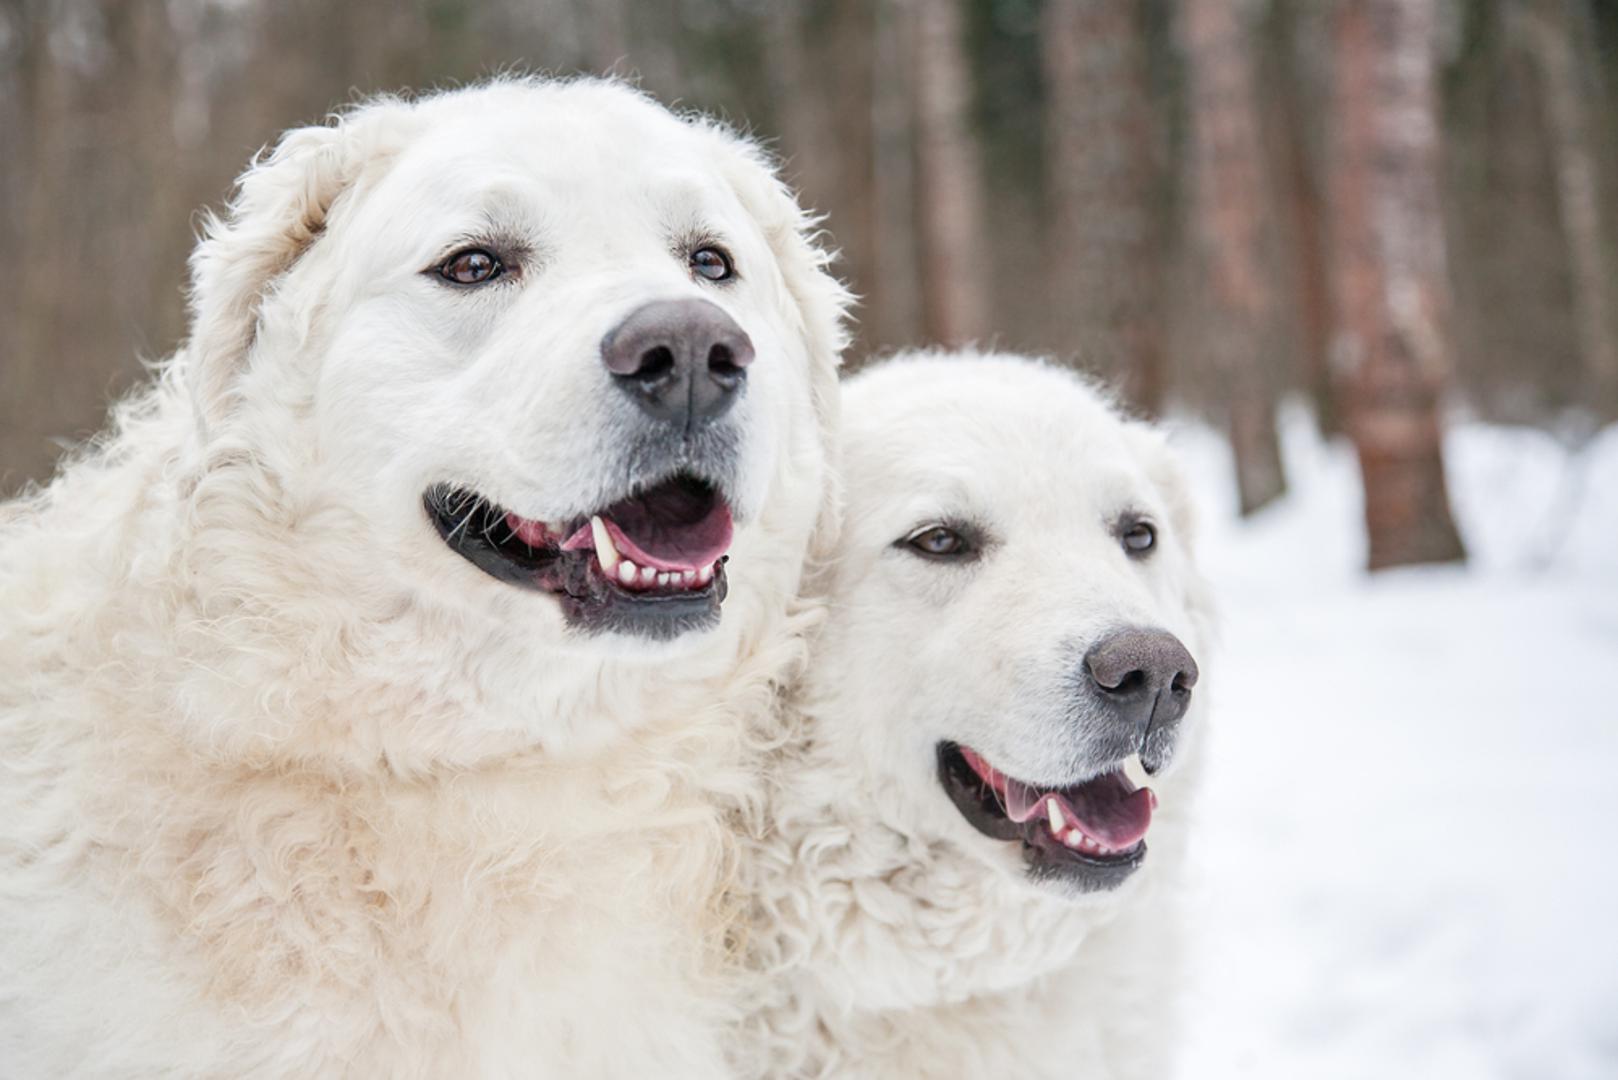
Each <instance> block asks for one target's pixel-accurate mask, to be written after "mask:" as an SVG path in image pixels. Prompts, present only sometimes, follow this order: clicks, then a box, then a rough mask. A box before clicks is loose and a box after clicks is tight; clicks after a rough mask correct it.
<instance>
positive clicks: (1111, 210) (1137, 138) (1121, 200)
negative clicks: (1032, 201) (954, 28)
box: [1041, 0, 1167, 413]
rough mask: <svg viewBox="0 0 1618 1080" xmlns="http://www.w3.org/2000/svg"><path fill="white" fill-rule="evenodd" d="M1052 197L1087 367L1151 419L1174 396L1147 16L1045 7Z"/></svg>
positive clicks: (1055, 274) (1076, 4)
mask: <svg viewBox="0 0 1618 1080" xmlns="http://www.w3.org/2000/svg"><path fill="white" fill-rule="evenodd" d="M1041 30H1042V34H1041V45H1042V52H1043V62H1044V69H1045V85H1046V88H1047V91H1048V93H1047V97H1046V108H1047V117H1046V130H1047V132H1048V139H1047V146H1048V152H1047V166H1046V185H1047V191H1048V194H1049V199H1050V207H1051V213H1052V219H1051V232H1050V242H1051V245H1052V249H1051V259H1050V272H1051V280H1052V282H1053V284H1054V287H1055V289H1056V295H1055V297H1054V300H1055V303H1056V305H1057V311H1058V312H1059V318H1063V319H1065V320H1066V326H1067V327H1068V329H1069V333H1070V334H1071V340H1072V341H1073V342H1074V343H1075V344H1076V345H1077V346H1078V350H1079V358H1080V360H1081V361H1082V362H1083V364H1084V365H1085V366H1086V367H1089V368H1092V369H1094V370H1097V371H1099V372H1101V373H1103V374H1106V375H1108V376H1109V377H1113V378H1118V379H1120V381H1121V382H1122V385H1123V388H1124V393H1125V395H1126V396H1127V397H1128V398H1129V400H1130V401H1131V402H1132V403H1133V404H1135V405H1136V406H1137V407H1139V408H1141V409H1143V410H1145V411H1146V412H1149V413H1157V412H1159V411H1161V409H1162V406H1163V398H1164V395H1165V392H1166V386H1165V380H1166V377H1167V376H1166V373H1165V371H1164V370H1163V367H1164V365H1163V341H1162V333H1161V328H1162V326H1163V323H1164V312H1163V310H1162V304H1161V302H1160V301H1161V297H1162V296H1163V295H1164V293H1165V282H1164V280H1163V275H1162V266H1163V255H1164V250H1163V249H1164V245H1163V237H1162V235H1161V228H1160V221H1161V207H1162V204H1163V202H1164V201H1165V193H1164V190H1163V177H1162V167H1161V163H1160V161H1159V160H1158V155H1157V153H1156V145H1155V143H1156V140H1155V134H1156V132H1155V131H1154V129H1153V116H1152V110H1151V100H1150V89H1149V86H1148V83H1147V73H1146V43H1145V41H1144V40H1143V29H1142V27H1141V24H1140V11H1139V9H1138V8H1137V7H1136V6H1135V5H1133V4H1120V3H1115V2H1114V0H1047V2H1046V5H1045V12H1044V21H1043V24H1042V26H1041Z"/></svg>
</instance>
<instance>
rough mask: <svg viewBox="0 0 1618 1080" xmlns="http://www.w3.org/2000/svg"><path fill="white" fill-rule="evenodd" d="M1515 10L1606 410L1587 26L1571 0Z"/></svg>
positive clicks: (1612, 375)
mask: <svg viewBox="0 0 1618 1080" xmlns="http://www.w3.org/2000/svg"><path fill="white" fill-rule="evenodd" d="M1519 14H1520V15H1521V22H1522V24H1523V25H1524V27H1525V28H1526V30H1527V32H1528V33H1527V38H1528V42H1529V47H1530V49H1531V50H1532V51H1533V55H1534V58H1535V60H1536V61H1537V63H1538V67H1539V72H1540V78H1541V80H1542V84H1543V90H1544V103H1545V112H1546V116H1545V127H1546V130H1547V131H1548V132H1549V134H1550V142H1551V157H1552V164H1553V167H1554V168H1555V170H1556V188H1557V195H1558V197H1559V207H1558V208H1559V210H1560V212H1561V218H1562V231H1563V233H1564V235H1565V236H1566V238H1567V249H1568V263H1569V269H1570V271H1571V277H1572V284H1573V309H1574V314H1575V318H1576V320H1577V324H1578V327H1577V328H1578V335H1579V352H1580V353H1581V359H1582V362H1583V367H1584V372H1585V383H1586V386H1587V389H1588V392H1589V397H1590V401H1591V403H1592V404H1594V405H1595V406H1596V407H1597V408H1598V409H1609V408H1611V407H1613V406H1614V405H1618V305H1615V300H1618V293H1614V291H1613V288H1612V282H1613V264H1612V259H1611V252H1610V250H1609V249H1608V246H1607V239H1606V237H1607V235H1608V234H1607V233H1606V232H1605V223H1604V222H1603V221H1602V216H1603V215H1602V212H1601V184H1600V177H1599V173H1598V171H1597V155H1596V150H1595V139H1596V123H1597V118H1596V117H1595V116H1593V115H1592V111H1593V110H1592V105H1591V102H1592V100H1593V99H1594V97H1595V95H1594V94H1593V93H1592V91H1593V90H1594V89H1595V87H1592V86H1591V85H1589V82H1590V81H1589V79H1588V78H1587V77H1586V74H1585V65H1584V64H1582V63H1581V58H1580V56H1579V51H1578V42H1579V41H1580V40H1581V39H1582V38H1584V37H1586V36H1587V33H1586V31H1587V29H1588V28H1586V27H1583V26H1581V25H1580V21H1581V20H1580V19H1579V18H1578V15H1579V14H1580V13H1579V12H1576V11H1575V10H1574V7H1573V0H1524V2H1523V3H1522V6H1521V9H1520V12H1519Z"/></svg>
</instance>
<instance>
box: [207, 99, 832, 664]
mask: <svg viewBox="0 0 1618 1080" xmlns="http://www.w3.org/2000/svg"><path fill="white" fill-rule="evenodd" d="M812 226H813V222H812V220H810V219H809V218H807V217H806V216H805V215H804V213H803V212H802V211H801V210H800V209H799V207H798V206H797V205H796V203H795V202H794V201H793V199H792V198H791V196H790V194H789V193H788V192H787V191H786V190H785V189H784V187H783V186H782V185H781V184H780V182H779V181H778V180H777V179H776V177H775V176H774V174H773V172H772V171H771V169H770V167H769V165H768V162H767V161H765V159H764V158H763V156H762V155H761V154H760V152H759V151H758V150H757V149H756V148H755V147H753V146H752V145H751V144H749V143H747V142H745V141H744V140H742V139H740V138H738V137H737V136H735V135H734V134H732V133H730V132H729V131H727V130H725V129H723V128H721V127H720V126H718V125H716V124H713V123H710V122H707V121H704V120H701V119H698V118H682V117H678V116H675V115H673V114H671V113H669V112H668V111H666V110H664V109H663V108H661V107H659V106H658V105H656V104H655V103H653V102H652V101H650V100H649V99H648V98H646V97H644V96H643V95H641V94H639V93H637V92H635V91H633V90H631V89H629V88H627V87H624V86H622V85H619V84H616V83H612V82H603V81H594V80H578V81H568V82H559V81H542V80H526V79H516V80H502V81H499V82H495V83H492V84H489V85H486V86H481V87H476V88H472V89H468V90H461V91H455V92H450V93H446V94H441V95H438V96H435V97H430V98H426V99H423V100H420V101H416V102H405V101H397V100H389V99H383V100H379V101H376V102H372V103H369V104H366V105H364V106H361V107H359V108H357V109H355V110H353V111H351V112H348V113H346V114H344V115H343V116H341V117H339V118H336V119H334V120H333V121H332V122H330V123H329V124H326V125H323V126H318V127H311V128H305V129H300V130H296V131H293V132H291V133H289V134H287V135H286V136H285V137H284V138H283V139H282V140H281V141H280V142H279V144H278V145H277V146H276V147H275V148H274V149H273V151H271V152H270V153H269V154H268V155H267V156H266V157H264V158H263V159H262V160H261V161H260V162H258V163H257V164H256V165H255V166H254V167H253V168H252V169H250V170H249V171H248V172H247V173H246V174H245V175H244V176H243V178H242V180H241V184H240V189H239V192H238V195H237V197H236V199H235V200H234V201H233V203H232V205H231V207H230V209H229V211H228V213H227V214H226V215H224V216H223V217H222V218H220V219H218V220H216V221H213V222H210V224H209V227H208V228H207V230H206V235H205V238H204V240H203V242H202V243H201V244H200V245H199V247H198V249H197V252H196V254H195V256H194V258H193V274H194V295H193V307H194V326H193V334H192V338H191V341H190V343H189V345H188V347H187V349H186V350H185V352H184V354H183V356H182V358H181V361H180V363H181V365H183V367H182V378H183V379H184V381H185V383H186V385H187V387H188V389H189V393H190V394H191V396H192V398H193V400H194V403H195V406H196V412H197V418H198V426H199V431H200V432H201V442H202V445H203V447H204V454H205V458H206V459H207V460H208V461H210V462H212V463H213V464H214V465H215V466H217V467H220V468H229V467H233V466H240V465H241V463H242V462H244V461H246V462H250V467H251V468H252V469H254V470H257V471H258V472H259V473H261V474H263V477H265V478H267V479H264V480H262V482H259V483H257V485H256V492H257V495H258V501H259V503H260V504H261V508H263V507H262V504H264V503H267V502H272V503H274V505H273V506H270V507H268V508H267V509H265V512H266V514H267V515H268V516H272V517H275V518H277V519H278V522H279V527H285V528H290V529H292V530H294V531H300V530H301V531H300V534H299V535H300V538H299V539H298V540H297V541H296V542H298V543H300V544H304V545H305V547H306V548H307V546H308V543H307V542H308V540H309V538H310V537H312V536H318V542H319V544H320V546H321V550H322V552H323V555H322V558H323V559H324V560H325V564H324V565H325V566H326V568H327V570H329V572H330V574H331V575H332V576H333V578H334V580H333V581H332V582H331V587H333V588H336V589H351V590H354V592H355V593H356V594H363V593H366V592H367V591H374V590H376V589H378V588H387V589H391V590H402V591H404V592H407V593H409V594H410V595H411V596H412V597H413V598H415V599H416V600H423V601H426V602H427V603H428V604H430V605H433V606H435V607H436V608H437V609H439V610H445V611H451V612H454V613H457V614H458V615H461V616H464V618H465V620H467V623H468V625H472V626H480V625H489V624H491V623H497V624H499V625H500V626H502V627H505V628H507V629H508V630H509V631H510V632H511V633H512V634H513V635H516V636H520V637H522V638H523V639H524V640H525V641H526V642H527V644H528V646H529V647H530V648H531V649H532V650H533V651H534V652H535V653H536V654H540V653H544V652H547V651H549V652H551V653H555V652H556V651H558V650H560V651H563V652H567V653H569V654H570V655H573V656H575V657H577V658H581V659H585V660H588V659H589V658H591V657H605V656H611V657H614V658H621V657H625V656H641V657H645V658H650V659H654V660H660V659H665V658H668V657H670V656H674V655H690V654H691V653H692V650H693V649H695V648H698V647H700V643H702V642H703V641H711V640H712V639H713V636H714V635H713V631H714V630H715V629H716V628H717V627H719V626H720V625H721V624H722V623H725V624H730V625H731V627H732V629H733V630H737V631H738V632H741V633H745V630H746V628H745V626H744V627H742V628H740V629H738V628H737V627H736V626H735V623H736V622H737V620H738V619H740V620H741V621H742V622H744V623H746V622H747V621H748V619H749V618H750V616H749V614H748V612H749V610H750V609H752V608H758V607H760V606H763V605H773V606H774V607H776V608H779V607H780V606H781V605H782V604H784V602H785V598H786V597H788V596H790V595H791V594H792V593H793V591H794V590H795V586H796V574H797V569H796V566H795V565H794V564H795V562H798V561H801V559H802V556H803V554H804V551H805V548H806V546H807V545H808V543H809V539H810V536H811V533H812V531H813V530H814V529H815V528H816V527H817V526H819V525H824V524H825V520H824V517H825V505H826V503H825V501H824V500H823V498H822V495H823V493H824V491H825V488H826V477H825V473H826V454H825V446H826V444H827V439H828V435H829V431H830V429H831V426H832V425H833V423H834V422H835V415H834V413H835V396H836V383H835V379H836V375H835V368H836V363H837V357H838V353H839V351H840V348H841V346H842V344H843V326H842V314H843V306H844V304H845V302H846V294H845V293H844V292H843V290H842V289H841V287H840V286H839V285H838V284H837V283H836V282H835V281H834V280H833V279H832V278H831V277H830V276H829V275H828V274H827V272H826V269H825V266H826V262H827V257H826V255H825V254H824V253H823V252H822V251H821V250H819V249H818V248H817V247H816V246H815V244H814V242H813V240H812ZM288 520H290V524H288ZM727 591H728V592H729V593H730V594H731V598H730V600H728V601H727ZM737 608H740V609H742V613H741V614H740V615H733V614H732V613H733V612H734V611H735V610H736V609H737ZM722 612H723V613H724V615H726V616H729V617H728V618H722ZM731 651H734V650H731Z"/></svg>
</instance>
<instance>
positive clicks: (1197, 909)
mask: <svg viewBox="0 0 1618 1080" xmlns="http://www.w3.org/2000/svg"><path fill="white" fill-rule="evenodd" d="M1175 438H1176V441H1177V443H1178V444H1179V446H1180V450H1181V452H1182V454H1183V455H1184V456H1185V458H1186V460H1187V463H1188V467H1189V468H1190V471H1191V473H1192V476H1193V480H1194V486H1195V488H1196V489H1197V490H1198V491H1199V492H1202V493H1205V495H1206V496H1207V499H1206V505H1205V506H1204V508H1203V530H1202V542H1203V553H1204V562H1205V564H1206V567H1207V569H1208V572H1209V574H1210V575H1211V577H1212V579H1213V580H1214V582H1215V584H1216V586H1217V588H1218V591H1219V593H1220V598H1221V606H1222V613H1223V641H1222V643H1221V646H1220V648H1219V649H1218V650H1217V651H1216V652H1215V653H1214V655H1213V657H1212V662H1210V663H1206V664H1205V665H1204V671H1205V672H1206V673H1207V674H1208V675H1209V676H1211V678H1209V679H1208V681H1207V689H1208V691H1209V692H1210V693H1211V694H1212V695H1213V696H1212V698H1211V701H1212V704H1213V709H1212V714H1211V724H1210V727H1209V729H1208V730H1207V731H1206V732H1204V736H1205V737H1207V738H1208V739H1209V744H1208V745H1209V750H1210V755H1211V759H1212V760H1211V768H1210V769H1209V778H1208V785H1207V788H1206V791H1205V797H1204V800H1203V803H1202V817H1201V821H1202V824H1201V825H1200V832H1199V836H1198V841H1197V844H1196V851H1197V873H1196V886H1195V894H1194V896H1193V911H1194V913H1195V919H1196V922H1195V927H1194V934H1193V941H1194V952H1195V976H1194V978H1193V979H1192V981H1191V984H1190V987H1189V990H1188V994H1187V999H1186V1019H1187V1022H1188V1031H1187V1041H1186V1043H1185V1045H1184V1057H1183V1059H1182V1068H1181V1075H1182V1076H1183V1077H1185V1078H1187V1080H1221V1078H1225V1077H1241V1078H1243V1080H1270V1078H1274V1080H1300V1078H1307V1080H1338V1078H1341V1080H1350V1078H1352V1080H1370V1078H1377V1080H1389V1078H1405V1077H1411V1078H1415V1077H1420V1078H1423V1080H1450V1078H1456V1080H1496V1078H1499V1080H1507V1078H1510V1080H1586V1078H1589V1080H1595V1078H1597V1077H1600V1078H1604V1080H1611V1078H1613V1077H1618V843H1615V841H1614V838H1613V833H1614V831H1615V829H1618V701H1615V699H1614V690H1615V687H1618V427H1614V428H1609V429H1608V430H1607V431H1605V432H1604V433H1602V434H1601V435H1600V436H1599V437H1598V438H1597V439H1596V440H1595V441H1594V442H1592V443H1591V444H1590V445H1589V446H1588V447H1586V448H1585V449H1584V450H1583V451H1582V452H1580V453H1577V454H1573V453H1570V452H1569V451H1568V450H1567V449H1566V448H1565V447H1563V446H1561V445H1560V444H1559V443H1557V442H1556V441H1555V440H1554V439H1553V438H1551V437H1550V436H1548V435H1546V434H1544V433H1541V432H1536V431H1530V430H1526V429H1515V428H1499V427H1488V426H1484V425H1481V424H1461V425H1457V426H1456V427H1455V428H1454V429H1453V430H1452V432H1451V434H1450V436H1449V439H1448V442H1447V446H1446V453H1447V457H1448V461H1447V467H1448V469H1449V474H1450V485H1451V495H1452V498H1453V501H1454V505H1455V510H1456V514H1457V518H1458V520H1459V523H1460V526H1461V529H1462V532H1463V534H1464V536H1465V538H1466V540H1467V542H1468V544H1469V545H1470V548H1471V551H1472V556H1473V557H1472V560H1471V562H1470V564H1469V565H1468V566H1467V567H1466V568H1464V569H1462V568H1425V569H1417V570H1405V571H1397V572H1391V573H1385V574H1382V575H1378V576H1376V577H1375V578H1368V577H1367V576H1366V575H1365V574H1364V573H1362V571H1361V565H1362V561H1363V558H1364V540H1363V535H1362V526H1361V521H1360V517H1359V515H1360V504H1359V494H1358V486H1357V485H1358V475H1357V471H1356V466H1355V463H1354V459H1353V455H1352V452H1351V450H1350V449H1349V448H1347V447H1346V446H1344V445H1339V444H1330V445H1328V444H1323V443H1321V442H1320V441H1319V440H1318V439H1317V438H1315V436H1314V435H1313V432H1312V429H1311V428H1310V425H1309V422H1308V420H1307V418H1306V417H1304V416H1303V415H1302V414H1294V415H1289V416H1288V417H1287V419H1286V423H1285V424H1284V444H1285V448H1286V452H1287V454H1286V456H1287V463H1288V466H1289V470H1290V473H1291V476H1290V480H1291V484H1292V487H1293V492H1294V493H1293V494H1292V495H1290V496H1289V497H1288V498H1287V499H1285V500H1284V501H1283V502H1282V503H1281V504H1279V505H1276V506H1274V507H1272V508H1270V509H1268V510H1266V511H1264V512H1263V513H1261V514H1259V515H1258V516H1256V517H1255V518H1254V519H1253V520H1251V521H1249V522H1246V523H1239V522H1238V521H1237V519H1236V517H1235V514H1234V510H1233V507H1232V502H1233V499H1231V498H1228V497H1227V495H1228V493H1230V492H1232V491H1233V481H1232V480H1231V477H1230V463H1229V453H1228V450H1227V449H1226V448H1225V446H1224V444H1222V443H1221V442H1220V441H1219V440H1218V439H1216V438H1214V437H1213V436H1211V435H1210V434H1208V433H1207V432H1206V431H1205V430H1203V429H1198V428H1195V427H1182V428H1180V429H1179V430H1177V431H1176V435H1175ZM1200 692H1202V691H1201V690H1199V693H1200Z"/></svg>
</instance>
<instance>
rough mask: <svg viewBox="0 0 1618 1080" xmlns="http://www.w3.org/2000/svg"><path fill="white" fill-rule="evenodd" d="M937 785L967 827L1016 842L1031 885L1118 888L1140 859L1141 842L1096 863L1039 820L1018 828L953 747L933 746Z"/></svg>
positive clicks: (1143, 847)
mask: <svg viewBox="0 0 1618 1080" xmlns="http://www.w3.org/2000/svg"><path fill="white" fill-rule="evenodd" d="M937 753H938V782H939V783H940V784H941V785H942V786H943V788H944V794H945V795H947V796H949V800H950V802H952V803H954V804H955V809H957V810H959V811H960V814H961V816H962V817H963V818H965V819H966V821H967V824H969V825H971V826H972V827H973V828H974V829H976V830H977V831H978V832H980V833H982V834H983V835H984V836H987V837H989V838H990V839H993V840H1000V841H1004V842H1006V843H1012V842H1015V843H1018V844H1020V845H1021V846H1022V857H1023V862H1024V864H1026V866H1027V868H1028V876H1029V878H1030V879H1031V880H1034V881H1038V882H1041V883H1047V884H1050V885H1052V886H1053V887H1057V888H1062V889H1066V890H1070V891H1075V892H1081V893H1092V892H1106V891H1109V890H1111V889H1116V888H1117V887H1118V886H1120V885H1122V884H1123V883H1124V882H1125V881H1126V880H1128V878H1129V877H1130V876H1131V875H1132V874H1134V872H1135V871H1136V870H1137V869H1139V868H1140V865H1141V863H1142V862H1144V861H1145V859H1146V842H1145V841H1144V840H1143V841H1141V842H1140V843H1138V844H1136V845H1135V846H1134V847H1133V848H1131V849H1130V850H1129V851H1128V852H1127V853H1126V854H1123V855H1116V856H1112V857H1110V858H1098V857H1096V856H1092V855H1085V854H1082V853H1080V852H1078V851H1075V850H1073V849H1072V848H1070V847H1068V846H1067V845H1066V844H1064V843H1062V842H1061V841H1060V840H1058V839H1056V837H1054V836H1052V835H1051V834H1050V831H1049V830H1048V829H1047V828H1046V827H1045V825H1044V823H1043V822H1042V821H1041V820H1040V819H1039V818H1037V817H1036V818H1032V819H1030V820H1028V821H1025V822H1023V823H1022V824H1018V823H1017V822H1015V821H1012V820H1011V819H1010V818H1009V817H1007V816H1006V814H1005V811H1004V809H1002V807H1001V806H1000V801H999V799H998V798H997V797H996V796H995V793H994V791H993V790H992V789H990V787H989V786H988V785H987V784H985V783H984V782H983V780H982V778H981V777H979V776H978V774H977V773H975V772H973V771H972V766H971V765H968V764H967V762H966V758H965V757H964V756H962V754H961V748H960V746H959V744H957V743H953V742H947V741H946V742H941V743H939V744H938V751H937Z"/></svg>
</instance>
